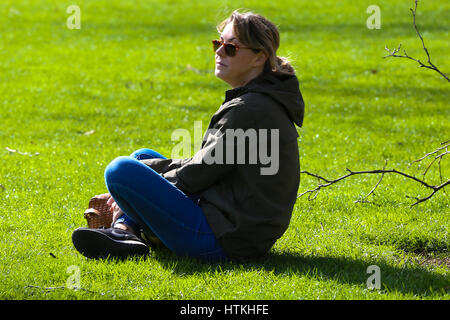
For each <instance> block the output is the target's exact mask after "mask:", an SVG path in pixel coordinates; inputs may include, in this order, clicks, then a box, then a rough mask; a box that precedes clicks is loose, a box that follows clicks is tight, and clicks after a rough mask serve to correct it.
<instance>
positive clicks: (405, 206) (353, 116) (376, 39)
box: [0, 0, 450, 299]
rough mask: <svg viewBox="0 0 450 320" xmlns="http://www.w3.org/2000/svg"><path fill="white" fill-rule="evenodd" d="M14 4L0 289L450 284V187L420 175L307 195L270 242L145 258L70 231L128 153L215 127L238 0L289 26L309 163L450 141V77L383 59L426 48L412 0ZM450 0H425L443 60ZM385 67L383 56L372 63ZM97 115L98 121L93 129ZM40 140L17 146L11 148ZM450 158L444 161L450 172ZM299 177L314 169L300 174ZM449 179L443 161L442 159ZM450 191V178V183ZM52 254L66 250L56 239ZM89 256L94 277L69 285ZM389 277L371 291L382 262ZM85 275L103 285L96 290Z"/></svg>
mask: <svg viewBox="0 0 450 320" xmlns="http://www.w3.org/2000/svg"><path fill="white" fill-rule="evenodd" d="M76 4H77V5H79V7H80V8H81V12H82V16H81V19H82V20H81V29H80V30H68V29H67V28H66V26H65V23H66V19H67V17H68V16H69V15H68V14H67V13H66V8H67V6H68V4H66V3H64V2H59V1H50V0H47V1H45V0H40V1H38V0H36V1H12V0H5V1H2V2H1V4H0V17H1V18H0V27H1V31H0V96H1V99H0V112H1V113H0V124H1V126H0V161H1V166H0V184H1V185H2V186H3V188H0V199H1V200H0V256H1V264H0V268H1V269H0V299H449V298H450V293H449V289H450V281H449V269H448V266H445V265H443V264H442V263H439V262H442V261H448V260H449V238H448V229H449V223H448V221H449V218H450V214H449V213H450V210H449V198H448V195H446V194H445V193H444V192H439V193H437V194H435V196H434V197H433V198H431V199H430V200H429V201H427V202H424V203H422V204H420V205H418V206H414V207H412V208H411V207H410V204H411V203H412V202H413V199H407V198H406V197H405V195H409V196H419V195H420V196H425V195H427V194H428V190H425V189H424V188H422V187H421V186H419V185H418V184H417V183H414V182H413V181H411V180H407V179H405V178H402V177H400V176H392V175H386V176H385V178H384V179H383V183H382V184H381V185H380V186H379V187H378V189H377V192H376V194H375V195H374V196H372V197H371V198H370V200H371V201H373V202H374V204H367V203H354V201H355V200H357V199H359V198H360V197H362V196H364V195H365V194H367V193H368V192H369V191H370V189H371V188H372V187H373V186H374V185H375V183H376V182H377V180H378V178H379V177H378V176H355V177H351V178H349V179H346V180H344V181H342V182H340V183H339V184H337V185H334V186H332V187H330V188H327V189H324V190H322V191H321V193H320V194H319V195H318V197H317V198H316V199H315V200H313V201H308V200H307V198H306V197H302V198H300V199H298V201H297V203H296V205H295V208H294V211H293V216H292V222H291V225H290V227H289V229H288V230H287V232H286V233H285V235H284V236H283V237H282V238H281V239H279V241H278V242H277V243H276V245H275V246H274V248H273V249H272V250H271V252H270V254H269V255H268V256H266V257H265V258H263V259H259V260H255V261H248V262H242V263H240V262H227V263H222V264H206V263H202V262H198V261H196V260H192V259H184V258H183V259H180V258H177V257H175V256H174V255H173V254H171V253H170V252H167V251H164V250H155V251H152V253H151V255H150V256H149V257H147V258H145V259H131V260H128V261H124V262H120V261H113V260H112V261H90V260H87V259H85V258H84V257H82V256H81V255H80V254H79V253H77V252H76V250H75V249H74V247H73V246H72V243H71V233H72V231H73V230H74V229H75V228H77V227H79V226H83V225H85V220H84V218H83V215H82V213H83V212H84V210H85V208H86V206H87V202H88V200H89V198H90V197H91V196H92V195H94V194H99V193H103V192H105V185H104V181H103V171H104V168H105V167H106V165H107V164H108V163H109V162H110V161H111V160H113V159H114V158H115V157H117V156H120V155H128V154H130V153H131V152H133V151H134V150H136V149H139V148H142V147H149V148H152V149H155V150H157V151H158V152H160V153H162V154H164V155H168V156H170V154H171V150H172V148H173V147H174V146H175V145H176V144H177V143H178V142H176V141H171V133H172V132H173V131H174V130H175V129H177V128H184V129H187V130H189V131H190V132H192V133H193V130H194V128H193V125H194V121H202V122H203V130H205V129H206V127H207V125H208V122H209V119H210V117H211V116H212V114H213V113H214V112H215V110H217V108H218V107H219V106H220V103H221V102H222V101H223V98H224V91H225V90H227V89H228V87H227V85H226V84H224V83H223V82H221V81H220V80H218V79H216V78H215V77H214V74H213V67H214V57H213V54H212V49H211V48H210V40H211V39H213V38H215V37H216V31H215V25H216V23H217V22H218V21H220V20H221V19H222V18H224V17H225V16H226V15H227V14H229V13H230V12H231V11H232V10H233V9H235V8H238V7H244V8H249V9H252V10H254V11H256V12H258V13H261V14H263V15H266V16H267V17H268V18H269V19H271V20H272V21H274V22H275V23H276V24H277V25H278V26H279V27H280V30H281V43H282V45H281V48H280V50H279V55H284V56H289V57H291V58H292V60H293V63H294V66H295V67H296V69H297V70H298V75H299V79H300V83H301V90H302V93H303V95H304V100H305V103H306V116H305V121H304V127H303V128H301V129H299V130H298V132H299V135H300V138H299V150H300V155H301V167H302V169H303V170H308V171H310V172H315V173H318V174H320V175H322V176H325V177H330V178H335V177H338V176H341V175H343V174H345V173H346V172H345V168H347V167H348V168H350V169H353V170H365V169H367V170H369V169H378V168H382V167H383V165H384V159H386V158H388V159H389V164H388V167H390V168H397V169H398V170H402V171H407V172H408V173H410V174H414V175H417V176H418V177H420V174H421V172H423V170H424V169H425V165H426V164H427V163H428V162H427V163H423V164H421V165H413V166H408V164H409V163H410V162H411V161H413V160H415V159H417V158H419V157H421V156H422V155H424V154H425V153H426V152H429V151H432V150H434V149H435V148H437V147H438V146H439V143H440V142H442V141H444V140H447V139H449V137H448V132H450V130H449V129H450V123H449V119H450V109H449V106H448V100H449V86H448V83H447V82H446V81H445V80H444V79H443V78H441V77H440V76H439V75H438V74H437V73H435V72H433V71H430V70H425V69H420V68H417V65H416V64H415V63H414V62H412V61H407V60H402V59H394V58H390V59H382V58H381V57H382V56H384V55H385V54H386V52H385V50H384V47H385V45H387V46H388V47H389V48H391V49H392V48H394V47H397V46H398V44H399V43H402V46H403V48H405V49H406V50H407V52H408V54H410V55H411V56H414V57H419V58H421V59H422V60H423V61H426V57H425V55H424V53H423V51H422V48H421V43H420V40H419V39H418V38H417V36H416V34H415V31H414V28H413V26H412V23H411V15H410V12H409V8H410V7H412V6H413V5H414V3H413V1H386V0H383V1H377V3H376V4H378V5H379V6H380V8H381V29H380V30H369V29H367V28H366V19H367V18H368V14H366V8H367V7H368V6H369V5H371V4H374V3H373V2H371V1H360V2H355V1H347V0H346V1H340V2H336V1H328V0H327V1H325V0H324V1H287V0H286V1H276V2H273V3H265V2H262V1H176V2H175V1H164V2H157V1H123V0H121V1H118V0H114V1H111V0H109V1H81V0H79V1H76ZM449 18H450V4H449V3H448V2H447V1H437V0H435V1H423V2H422V1H421V2H420V3H419V9H418V15H417V23H418V25H419V28H420V30H421V32H422V34H423V36H424V38H425V41H426V45H427V47H428V49H429V51H430V53H431V56H432V61H433V63H435V64H436V65H437V66H439V68H440V69H441V70H442V71H443V72H446V73H447V74H449V73H450V62H449V60H448V52H449V50H450V42H449V41H448V39H449V30H450V25H449V21H450V19H449ZM371 70H376V72H375V73H374V72H372V71H371ZM91 130H94V133H93V134H90V135H85V134H84V133H85V132H88V131H91ZM7 147H8V148H11V149H15V150H18V151H20V152H23V153H25V152H26V153H29V154H35V153H39V155H34V156H28V155H22V154H18V153H10V152H8V151H7V150H6V148H7ZM448 160H449V159H445V158H444V160H443V161H442V172H443V175H444V178H445V177H447V178H448V175H449V172H450V171H449V170H450V166H449V161H448ZM301 178H302V180H301V185H300V188H299V193H300V192H303V191H305V190H308V189H311V188H314V186H315V185H316V183H317V182H316V180H315V179H312V178H310V177H307V176H305V175H302V177H301ZM427 180H428V181H430V182H432V183H435V184H437V183H438V182H439V172H438V171H437V166H433V167H432V170H431V171H430V172H429V173H428V174H427ZM449 191H450V190H447V194H448V192H449ZM50 253H52V254H53V255H54V256H55V257H56V258H54V257H52V256H51V255H50ZM72 265H75V266H78V267H79V268H80V279H81V286H82V288H83V289H85V290H77V291H76V290H69V289H54V290H48V291H46V290H43V289H39V288H37V287H40V288H45V287H55V288H56V287H61V286H66V281H67V279H68V277H69V276H70V274H69V273H68V272H67V268H68V267H69V266H72ZM370 265H377V266H379V267H380V270H381V282H382V288H381V289H380V290H368V289H367V286H366V281H367V278H368V277H369V274H367V273H366V270H367V267H368V266H370ZM86 290H88V291H86Z"/></svg>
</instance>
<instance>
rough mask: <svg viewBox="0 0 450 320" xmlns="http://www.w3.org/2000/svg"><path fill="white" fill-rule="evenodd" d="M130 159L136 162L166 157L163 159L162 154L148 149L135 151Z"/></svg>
mask: <svg viewBox="0 0 450 320" xmlns="http://www.w3.org/2000/svg"><path fill="white" fill-rule="evenodd" d="M130 157H132V158H135V159H137V160H144V159H152V158H162V159H166V157H164V156H163V155H162V154H159V153H158V152H156V151H155V150H152V149H148V148H142V149H139V150H136V151H134V152H133V153H132V154H131V155H130Z"/></svg>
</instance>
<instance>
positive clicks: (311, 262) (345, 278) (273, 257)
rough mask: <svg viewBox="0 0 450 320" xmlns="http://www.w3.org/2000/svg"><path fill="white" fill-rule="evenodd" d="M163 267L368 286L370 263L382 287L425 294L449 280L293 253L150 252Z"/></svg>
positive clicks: (443, 289)
mask: <svg viewBox="0 0 450 320" xmlns="http://www.w3.org/2000/svg"><path fill="white" fill-rule="evenodd" d="M153 253H154V254H153V257H154V258H156V259H157V260H158V261H159V262H160V263H161V264H162V265H163V266H164V267H165V268H166V267H167V268H170V269H172V270H173V272H175V273H177V274H179V275H186V274H187V275H189V274H198V273H214V272H220V273H222V272H227V271H232V272H233V271H235V272H245V271H255V270H262V271H267V272H273V274H274V275H285V276H290V275H297V276H305V275H306V276H307V275H309V276H310V277H311V278H315V279H321V280H324V281H327V280H332V281H336V282H340V283H342V284H349V285H359V286H361V287H363V288H364V289H365V288H367V280H368V278H369V277H370V275H371V273H367V268H368V267H369V266H370V265H376V266H378V267H379V268H380V273H381V276H380V279H381V290H386V291H387V292H400V293H403V294H412V295H416V296H420V297H426V296H429V295H433V294H436V293H438V294H448V293H449V292H450V291H449V290H450V280H449V279H448V278H447V277H445V276H443V275H440V274H437V273H433V272H431V271H428V270H426V269H424V268H421V267H418V266H411V265H410V266H406V267H394V266H391V265H388V264H386V263H385V262H382V261H377V260H374V261H373V262H372V263H367V262H365V261H362V260H357V259H352V258H346V257H320V256H316V257H314V256H309V257H307V256H301V255H299V254H294V253H273V252H271V253H269V254H268V255H266V256H265V257H264V258H260V259H257V260H252V261H227V262H222V263H217V262H215V263H207V262H200V261H198V260H194V259H189V258H177V257H175V255H173V254H172V253H170V252H168V251H167V250H156V251H154V252H153Z"/></svg>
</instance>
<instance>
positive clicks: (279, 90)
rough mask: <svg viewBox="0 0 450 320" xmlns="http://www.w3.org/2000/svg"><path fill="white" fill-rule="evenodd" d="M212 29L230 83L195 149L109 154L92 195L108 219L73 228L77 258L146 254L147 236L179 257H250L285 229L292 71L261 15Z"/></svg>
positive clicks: (219, 69) (290, 185)
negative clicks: (182, 154)
mask: <svg viewBox="0 0 450 320" xmlns="http://www.w3.org/2000/svg"><path fill="white" fill-rule="evenodd" d="M217 29H218V31H219V33H220V40H214V41H213V47H214V51H215V60H216V65H215V75H216V76H217V77H218V78H220V79H222V80H223V81H225V82H226V83H228V84H229V85H230V86H231V87H232V89H230V90H228V91H226V92H225V100H224V102H223V103H222V105H221V106H220V108H219V109H218V110H217V112H216V113H215V114H214V115H213V117H212V118H211V121H210V124H209V127H208V130H207V132H206V134H205V136H204V137H203V141H202V145H201V149H200V150H199V151H198V152H197V153H196V154H195V155H194V156H193V157H191V158H188V159H167V158H165V157H164V156H163V155H161V154H159V153H157V152H155V151H153V150H150V149H141V150H138V151H136V152H134V153H133V154H132V155H131V156H130V157H119V158H116V159H115V160H113V161H112V162H111V163H110V164H109V165H108V166H107V168H106V170H105V181H106V186H107V188H108V191H109V193H107V194H104V195H101V196H102V197H105V198H108V204H109V207H110V210H111V211H112V212H113V225H112V227H111V228H109V229H104V228H102V229H90V228H78V229H76V230H75V231H74V232H73V235H72V240H73V243H74V245H75V247H76V249H77V250H78V251H79V252H81V253H82V254H83V255H85V256H87V257H90V258H105V257H108V256H109V257H119V258H124V257H128V256H131V255H140V254H146V253H148V252H149V247H148V245H151V244H152V242H151V241H150V243H147V242H148V241H144V240H143V238H146V239H154V238H155V237H156V238H157V239H159V240H160V241H161V242H162V243H163V244H164V245H165V246H166V247H167V248H168V249H170V250H171V251H173V252H174V253H175V254H177V255H179V256H190V257H195V258H200V259H207V260H222V259H235V258H237V259H239V258H253V257H258V256H261V255H263V254H265V253H267V252H268V251H269V250H270V248H271V247H272V246H273V245H274V243H275V241H276V240H277V239H278V238H280V237H281V236H282V235H283V233H284V232H285V231H286V229H287V227H288V225H289V221H290V218H291V213H292V209H293V207H294V204H295V201H296V198H297V191H298V187H299V179H300V165H299V153H298V145H297V137H298V134H297V130H296V127H295V125H294V123H295V124H297V125H298V126H301V125H302V122H303V114H304V104H303V99H302V95H301V93H300V91H299V83H298V80H297V77H296V75H295V71H294V69H293V68H292V66H291V65H290V64H289V62H288V61H287V60H286V59H285V58H280V57H277V55H276V51H277V49H278V47H279V41H280V40H279V32H278V30H277V27H276V26H275V25H274V24H273V23H271V22H270V21H268V20H267V19H265V18H264V17H262V16H261V15H257V14H253V13H239V12H238V11H234V12H233V13H232V15H231V16H230V17H229V18H228V19H226V20H225V21H223V22H222V23H221V24H220V25H219V26H218V28H217ZM243 132H244V134H242V133H243ZM230 136H231V137H230ZM236 137H237V138H238V139H237V141H236V139H235V138H236ZM246 138H247V139H246ZM255 138H256V139H258V141H256V142H255ZM242 147H243V148H242ZM242 150H244V153H242ZM264 150H265V151H268V150H270V151H271V152H270V153H271V154H270V157H271V159H272V161H271V164H270V168H268V166H267V164H268V161H267V159H264V161H261V160H263V159H262V158H263V157H262V155H264ZM239 152H241V153H239ZM266 154H267V152H266ZM258 156H259V159H257V160H256V161H255V158H257V157H258ZM141 231H142V232H141ZM141 235H144V236H141Z"/></svg>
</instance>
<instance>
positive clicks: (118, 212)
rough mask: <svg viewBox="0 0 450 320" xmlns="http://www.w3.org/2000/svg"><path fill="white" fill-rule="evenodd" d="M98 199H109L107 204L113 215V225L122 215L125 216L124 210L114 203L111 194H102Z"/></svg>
mask: <svg viewBox="0 0 450 320" xmlns="http://www.w3.org/2000/svg"><path fill="white" fill-rule="evenodd" d="M96 197H98V198H102V199H108V201H107V202H106V204H107V205H108V207H109V211H110V212H111V213H112V214H113V222H112V224H114V223H115V222H116V220H117V219H118V218H119V217H120V216H121V215H123V211H122V209H120V208H119V205H118V204H117V203H116V201H114V198H113V197H112V196H111V194H109V193H104V194H100V195H97V196H96Z"/></svg>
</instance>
